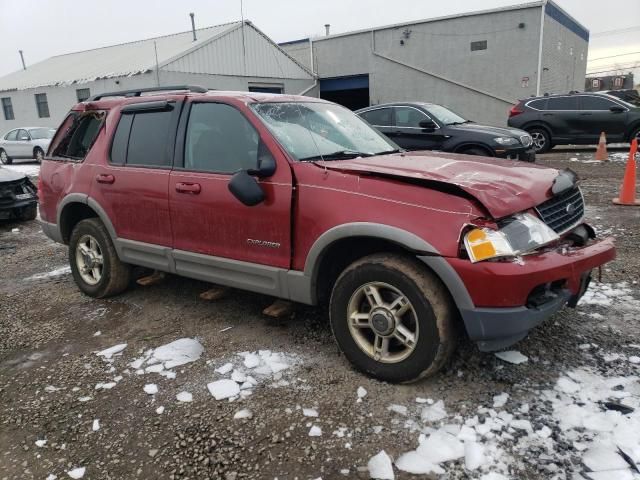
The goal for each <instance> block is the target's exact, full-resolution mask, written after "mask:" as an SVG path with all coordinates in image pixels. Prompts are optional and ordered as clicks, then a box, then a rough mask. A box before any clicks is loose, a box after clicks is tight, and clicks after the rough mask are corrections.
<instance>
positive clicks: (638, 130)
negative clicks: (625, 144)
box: [629, 128, 640, 143]
mask: <svg viewBox="0 0 640 480" xmlns="http://www.w3.org/2000/svg"><path fill="white" fill-rule="evenodd" d="M634 138H635V139H637V140H638V142H640V128H636V129H635V130H634V131H633V133H632V134H631V136H630V137H629V143H631V142H633V139H634Z"/></svg>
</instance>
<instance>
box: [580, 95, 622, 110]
mask: <svg viewBox="0 0 640 480" xmlns="http://www.w3.org/2000/svg"><path fill="white" fill-rule="evenodd" d="M617 105H618V104H617V103H615V102H612V101H611V100H608V99H606V98H602V97H592V96H584V97H580V109H581V110H609V109H610V108H611V107H615V106H617Z"/></svg>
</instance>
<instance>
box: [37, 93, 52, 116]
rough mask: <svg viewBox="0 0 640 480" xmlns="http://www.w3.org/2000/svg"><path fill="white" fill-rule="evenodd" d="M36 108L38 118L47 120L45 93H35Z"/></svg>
mask: <svg viewBox="0 0 640 480" xmlns="http://www.w3.org/2000/svg"><path fill="white" fill-rule="evenodd" d="M36 107H37V108H38V117H40V118H49V102H48V101H47V94H46V93H36Z"/></svg>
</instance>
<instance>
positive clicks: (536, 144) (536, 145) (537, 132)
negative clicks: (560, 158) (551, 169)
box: [527, 128, 553, 154]
mask: <svg viewBox="0 0 640 480" xmlns="http://www.w3.org/2000/svg"><path fill="white" fill-rule="evenodd" d="M527 132H529V135H531V138H532V140H533V149H534V150H535V152H536V154H540V153H547V152H548V151H549V150H551V149H552V148H553V144H552V143H551V135H549V132H547V131H546V130H545V129H544V128H531V129H529V130H527Z"/></svg>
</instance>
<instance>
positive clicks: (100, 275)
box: [40, 87, 615, 382]
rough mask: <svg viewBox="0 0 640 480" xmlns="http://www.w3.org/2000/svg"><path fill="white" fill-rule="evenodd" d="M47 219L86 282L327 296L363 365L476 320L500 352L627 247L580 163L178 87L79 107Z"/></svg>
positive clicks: (284, 98) (426, 363)
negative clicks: (147, 271)
mask: <svg viewBox="0 0 640 480" xmlns="http://www.w3.org/2000/svg"><path fill="white" fill-rule="evenodd" d="M40 199H41V203H40V212H41V217H42V221H43V229H44V231H45V233H46V234H47V235H48V236H49V237H50V238H52V239H54V240H56V241H58V242H62V243H65V244H67V245H68V246H69V261H70V263H71V268H72V272H73V276H74V278H75V281H76V283H77V284H78V287H79V288H80V289H81V290H82V291H83V292H85V293H86V294H87V295H90V296H93V297H106V296H109V295H115V294H117V293H120V292H122V291H123V290H125V289H126V288H127V287H128V286H129V284H130V277H131V269H132V266H134V265H140V266H144V267H149V268H152V269H155V270H159V271H164V272H169V273H174V274H177V275H183V276H185V277H191V278H196V279H200V280H204V281H207V282H212V283H215V284H220V285H226V286H231V287H235V288H240V289H245V290H250V291H253V292H259V293H262V294H266V295H271V296H273V297H278V298H282V299H287V300H291V301H294V302H300V303H305V304H310V305H316V304H321V303H325V302H327V303H328V304H329V311H330V322H331V327H332V329H333V332H334V334H335V337H336V340H337V342H338V344H339V346H340V348H341V349H342V351H343V352H344V353H345V355H346V356H347V358H348V359H349V360H350V361H351V362H352V363H353V364H354V365H355V366H356V367H357V368H358V369H360V370H362V371H363V372H366V373H368V374H371V375H374V376H376V377H378V378H380V379H384V380H388V381H392V382H406V381H412V380H416V379H418V378H421V377H425V376H428V375H432V374H434V373H435V372H437V371H438V370H439V369H440V368H441V367H442V366H443V365H444V364H445V362H446V361H447V359H448V358H449V357H450V356H451V354H452V352H453V351H454V346H455V338H456V333H455V332H456V330H457V328H456V326H457V325H458V324H459V325H461V326H462V327H463V328H464V329H465V330H466V333H467V334H468V336H469V337H470V338H471V339H472V340H473V341H475V342H476V343H477V344H478V346H479V348H480V349H481V350H484V351H491V350H496V349H500V348H503V347H507V346H509V345H511V344H513V343H515V342H517V341H518V340H520V339H522V338H523V337H524V336H525V335H526V334H527V332H528V331H529V330H530V329H531V328H533V327H535V326H536V325H538V324H540V323H541V322H542V321H544V320H545V319H546V318H548V317H549V316H551V315H553V314H554V313H555V312H556V311H558V310H559V309H561V308H562V307H563V306H564V305H566V304H568V305H569V306H575V305H576V303H577V301H578V299H579V298H580V296H581V295H582V294H583V293H584V291H585V290H586V288H587V287H588V284H589V279H590V273H591V271H592V269H594V268H596V267H598V266H600V265H602V264H604V263H606V262H608V261H609V260H611V259H613V258H614V256H615V251H614V247H613V243H612V241H611V240H609V239H605V240H598V239H596V238H595V233H594V230H593V229H592V228H591V227H590V226H589V225H588V224H586V223H585V222H584V201H583V198H582V193H581V191H580V188H579V186H578V183H577V179H576V176H575V175H574V174H573V173H572V172H571V171H568V170H566V171H558V170H554V169H551V168H543V167H539V166H536V165H531V164H523V163H513V162H508V161H497V160H495V159H491V160H484V159H482V158H478V157H470V156H465V155H455V154H438V153H434V152H413V153H411V154H409V153H405V152H403V151H401V150H399V149H398V147H397V146H396V145H394V144H393V143H391V142H390V141H389V140H388V139H386V138H385V137H383V136H382V135H380V134H379V133H377V132H376V131H375V130H374V129H372V128H371V127H369V126H368V125H367V124H366V123H365V122H364V121H363V120H361V119H360V118H359V117H358V116H357V115H355V114H353V113H352V112H350V111H348V110H347V109H345V108H343V107H341V106H338V105H335V104H333V103H329V102H326V101H323V100H319V99H315V98H308V97H297V96H288V95H268V94H257V93H246V92H220V91H215V92H214V91H206V90H205V89H202V88H199V87H166V88H164V89H155V90H154V91H145V90H137V91H127V92H115V93H111V94H102V95H100V96H96V97H93V98H91V99H89V100H88V101H86V102H83V103H80V104H78V105H77V106H75V107H74V108H73V109H72V110H71V112H70V113H69V115H68V117H67V118H66V119H65V120H64V122H63V123H62V125H61V126H60V128H59V129H58V131H57V133H56V135H55V137H54V139H53V142H52V144H51V147H50V149H49V152H48V154H47V156H46V159H45V161H44V162H43V164H42V170H41V177H40Z"/></svg>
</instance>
